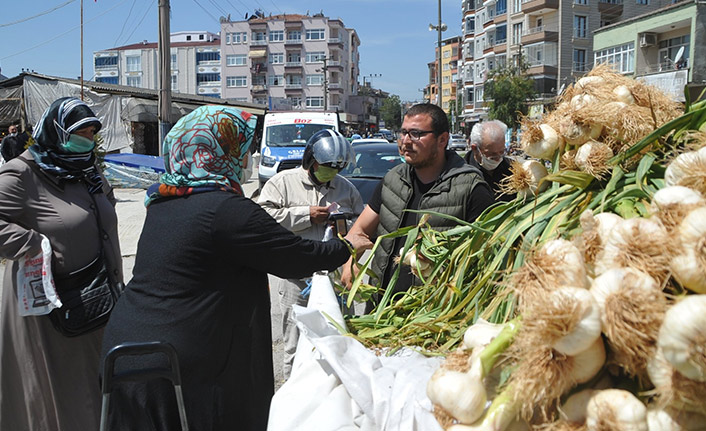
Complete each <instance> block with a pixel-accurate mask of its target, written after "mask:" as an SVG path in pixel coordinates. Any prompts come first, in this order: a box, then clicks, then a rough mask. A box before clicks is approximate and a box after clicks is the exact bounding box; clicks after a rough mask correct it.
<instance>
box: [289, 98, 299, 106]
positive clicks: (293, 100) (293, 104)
mask: <svg viewBox="0 0 706 431" xmlns="http://www.w3.org/2000/svg"><path fill="white" fill-rule="evenodd" d="M289 100H290V101H291V102H292V108H300V109H301V107H302V98H301V97H290V98H289Z"/></svg>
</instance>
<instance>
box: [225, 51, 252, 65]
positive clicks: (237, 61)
mask: <svg viewBox="0 0 706 431" xmlns="http://www.w3.org/2000/svg"><path fill="white" fill-rule="evenodd" d="M247 64H248V58H247V56H246V55H245V54H233V55H226V66H247Z"/></svg>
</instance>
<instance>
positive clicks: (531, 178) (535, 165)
mask: <svg viewBox="0 0 706 431" xmlns="http://www.w3.org/2000/svg"><path fill="white" fill-rule="evenodd" d="M521 166H522V172H521V173H520V174H519V176H522V177H523V178H522V179H519V180H518V184H517V187H516V189H515V190H517V194H518V196H521V197H523V198H524V197H527V196H534V195H537V194H538V193H541V192H543V191H544V190H546V188H547V187H548V186H549V183H547V182H544V183H542V185H540V184H539V181H540V180H541V179H542V178H544V177H546V176H547V168H546V167H544V164H542V163H540V162H538V161H536V160H525V161H524V162H522V165H521Z"/></svg>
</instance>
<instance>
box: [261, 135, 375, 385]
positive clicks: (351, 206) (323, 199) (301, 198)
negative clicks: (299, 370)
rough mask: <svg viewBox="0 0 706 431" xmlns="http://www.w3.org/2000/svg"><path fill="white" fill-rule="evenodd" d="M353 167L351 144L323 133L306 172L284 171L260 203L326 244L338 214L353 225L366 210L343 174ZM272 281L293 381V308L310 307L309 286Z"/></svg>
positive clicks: (306, 158)
mask: <svg viewBox="0 0 706 431" xmlns="http://www.w3.org/2000/svg"><path fill="white" fill-rule="evenodd" d="M349 163H355V153H354V152H353V147H352V146H351V144H350V143H349V142H348V140H347V139H346V138H345V137H344V136H343V135H341V134H340V133H338V132H337V131H335V130H330V129H325V130H320V131H318V132H316V133H314V134H313V135H312V136H311V138H309V140H308V141H307V144H306V148H305V149H304V155H303V158H302V167H301V169H300V168H297V169H288V170H284V171H281V172H278V173H277V174H276V175H275V176H273V177H272V178H271V179H270V180H269V181H267V182H266V183H265V185H264V186H263V188H262V191H261V192H260V197H259V199H258V203H259V204H260V205H261V206H262V207H263V208H264V209H265V211H267V213H268V214H270V215H271V216H272V217H273V218H274V219H275V220H277V221H278V222H279V224H280V225H282V226H284V227H285V228H287V229H289V230H291V231H292V232H294V233H296V234H297V235H299V236H301V237H303V238H306V239H317V240H321V239H323V237H324V234H325V232H326V228H327V226H328V225H329V224H330V222H329V214H330V213H331V212H332V211H334V210H336V211H337V212H340V213H345V214H349V215H350V216H351V220H350V221H349V222H348V223H349V225H350V224H352V223H353V220H354V219H355V218H356V217H357V216H358V215H359V214H360V213H361V211H363V200H362V199H361V197H360V193H358V190H357V189H356V188H355V187H354V186H353V184H351V182H350V181H348V180H347V179H346V178H344V177H342V176H340V175H338V173H339V172H340V171H341V170H343V169H345V167H346V166H347V165H348V164H349ZM349 227H350V226H349ZM270 280H271V281H272V290H273V291H275V292H277V293H279V295H280V306H281V309H282V333H283V338H284V377H285V378H289V374H290V373H291V370H292V362H293V361H294V353H295V351H296V348H297V341H298V339H299V331H298V329H297V326H296V322H294V319H293V316H292V305H293V304H298V305H302V306H306V304H307V298H305V297H304V296H302V291H303V290H304V289H305V288H306V287H307V283H306V281H305V280H283V279H280V278H276V277H273V276H270Z"/></svg>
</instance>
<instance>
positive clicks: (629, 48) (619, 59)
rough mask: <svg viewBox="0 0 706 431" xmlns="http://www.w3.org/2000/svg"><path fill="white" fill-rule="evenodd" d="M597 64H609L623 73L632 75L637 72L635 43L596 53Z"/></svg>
mask: <svg viewBox="0 0 706 431" xmlns="http://www.w3.org/2000/svg"><path fill="white" fill-rule="evenodd" d="M594 61H595V63H596V64H601V63H607V64H610V65H613V67H614V68H615V69H616V70H617V71H619V72H621V73H632V72H633V71H634V70H635V66H634V63H635V43H634V42H630V43H626V44H625V45H620V46H614V47H611V48H606V49H603V50H601V51H596V52H594Z"/></svg>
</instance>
